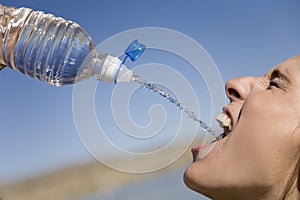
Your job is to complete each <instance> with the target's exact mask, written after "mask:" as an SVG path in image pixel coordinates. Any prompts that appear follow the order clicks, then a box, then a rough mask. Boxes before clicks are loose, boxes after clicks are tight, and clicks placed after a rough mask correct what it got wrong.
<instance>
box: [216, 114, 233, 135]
mask: <svg viewBox="0 0 300 200" xmlns="http://www.w3.org/2000/svg"><path fill="white" fill-rule="evenodd" d="M216 120H217V122H218V123H219V126H220V127H221V128H223V133H221V134H220V135H219V136H218V137H217V140H220V139H223V138H225V137H226V136H227V135H229V134H230V132H231V131H232V124H233V123H232V119H231V117H230V116H229V115H228V113H225V112H223V113H221V114H220V115H218V116H217V118H216Z"/></svg>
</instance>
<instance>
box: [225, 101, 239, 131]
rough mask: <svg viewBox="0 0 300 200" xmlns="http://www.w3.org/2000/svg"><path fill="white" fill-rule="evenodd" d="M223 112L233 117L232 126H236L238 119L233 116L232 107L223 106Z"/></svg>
mask: <svg viewBox="0 0 300 200" xmlns="http://www.w3.org/2000/svg"><path fill="white" fill-rule="evenodd" d="M223 112H224V113H226V114H227V115H228V116H229V117H230V118H231V121H232V127H234V126H235V124H236V120H235V119H234V118H233V114H232V111H231V109H230V108H229V106H224V107H223Z"/></svg>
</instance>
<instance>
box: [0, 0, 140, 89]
mask: <svg viewBox="0 0 300 200" xmlns="http://www.w3.org/2000/svg"><path fill="white" fill-rule="evenodd" d="M0 6H1V5H0ZM1 7H2V11H1V13H0V16H1V21H0V22H1V25H0V29H1V32H2V33H4V34H2V35H1V36H2V37H3V38H2V41H3V43H2V44H1V45H2V46H0V50H1V52H0V58H1V59H0V61H1V64H2V65H7V66H9V67H10V68H12V69H14V70H17V71H19V72H22V73H24V74H27V75H29V76H31V77H34V78H37V79H39V80H41V81H45V82H48V83H50V84H52V85H55V86H62V85H67V84H73V83H75V82H78V81H81V80H85V79H87V78H90V77H93V76H95V77H96V78H97V79H98V80H102V81H105V82H109V83H117V82H130V81H131V80H132V78H133V73H132V71H131V70H128V69H127V67H126V66H125V65H124V62H125V59H126V58H127V57H130V59H131V60H132V61H134V60H136V59H137V58H138V57H139V55H141V54H142V53H143V51H144V50H145V46H144V45H142V44H140V43H138V41H137V40H136V41H134V42H133V43H132V44H131V45H130V46H129V47H128V48H127V49H126V51H125V55H126V56H125V59H124V60H123V61H122V60H120V59H119V58H118V57H113V56H110V55H106V54H101V53H99V52H98V51H97V50H96V49H95V45H94V43H93V41H92V39H91V37H90V36H89V35H88V34H87V33H86V32H85V31H84V30H83V29H82V28H81V27H80V26H79V25H78V24H76V23H74V22H72V21H67V20H65V19H63V18H60V17H55V16H53V15H51V14H45V13H43V12H41V11H33V10H31V9H29V8H18V9H16V8H12V7H3V6H1ZM0 9H1V8H0Z"/></svg>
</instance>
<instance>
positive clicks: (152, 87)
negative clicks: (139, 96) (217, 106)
mask: <svg viewBox="0 0 300 200" xmlns="http://www.w3.org/2000/svg"><path fill="white" fill-rule="evenodd" d="M133 81H135V82H137V83H138V84H140V85H141V86H142V87H144V88H146V89H148V90H150V91H152V92H155V93H158V94H159V95H160V96H162V97H163V98H165V99H166V100H168V101H169V102H170V103H172V104H174V105H175V106H176V107H177V108H178V109H179V110H181V111H183V112H184V113H185V114H187V116H188V117H189V118H190V119H192V120H194V121H196V122H197V123H199V126H200V127H201V128H202V129H203V130H204V131H205V132H207V133H209V134H210V135H212V136H214V137H215V138H216V139H218V138H219V136H218V134H216V132H215V131H214V130H213V129H211V128H210V127H209V126H208V125H207V124H206V123H205V122H203V121H202V120H200V119H199V118H198V117H197V115H196V114H195V113H194V112H192V111H190V110H188V109H187V108H186V107H185V106H184V105H182V103H181V102H180V101H178V100H177V99H175V98H173V97H172V96H171V95H169V94H168V93H166V92H165V91H164V90H163V89H162V88H160V87H158V86H156V85H155V84H152V83H148V82H147V81H146V80H144V79H142V78H141V77H139V76H138V75H135V74H134V75H133Z"/></svg>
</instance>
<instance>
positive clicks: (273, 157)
mask: <svg viewBox="0 0 300 200" xmlns="http://www.w3.org/2000/svg"><path fill="white" fill-rule="evenodd" d="M290 106H292V105H290ZM290 106H288V105H287V103H286V102H285V101H282V99H280V98H274V97H273V98H272V97H269V96H266V95H264V96H262V95H255V96H252V97H249V98H248V99H247V101H246V102H245V104H244V107H243V111H242V115H241V118H240V121H239V123H238V127H237V129H238V131H237V132H238V135H237V136H238V138H237V140H238V141H244V142H245V141H247V142H245V143H244V146H242V147H241V148H242V149H244V150H245V151H244V153H246V154H247V155H248V156H247V157H251V158H252V159H253V160H252V161H253V162H254V163H256V164H255V165H258V166H259V167H260V168H261V170H264V174H266V175H267V174H269V173H271V172H272V171H273V172H274V171H277V169H280V168H281V167H282V166H285V163H286V162H287V160H292V159H294V152H295V148H294V147H293V145H292V143H293V142H292V141H293V133H294V130H295V128H296V127H297V123H298V120H297V116H296V115H295V112H294V111H292V109H290ZM256 167H257V166H256ZM271 169H274V170H271Z"/></svg>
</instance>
